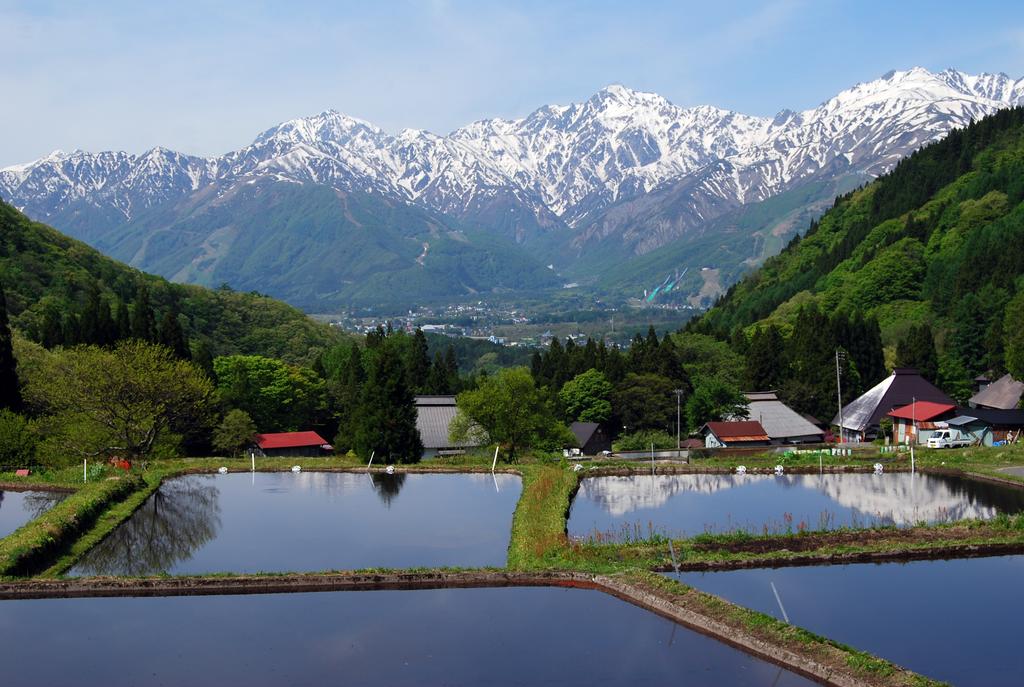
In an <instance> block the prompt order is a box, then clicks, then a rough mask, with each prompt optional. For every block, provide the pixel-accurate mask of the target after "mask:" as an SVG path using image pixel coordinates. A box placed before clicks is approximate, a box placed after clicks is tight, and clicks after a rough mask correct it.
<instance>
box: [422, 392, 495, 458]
mask: <svg viewBox="0 0 1024 687" xmlns="http://www.w3.org/2000/svg"><path fill="white" fill-rule="evenodd" d="M415 400H416V429H417V431H419V433H420V441H421V442H422V443H423V456H422V457H423V458H436V457H437V456H452V455H459V454H462V453H465V452H466V449H468V448H475V447H477V446H479V445H480V444H478V443H474V442H472V441H467V442H463V443H458V442H453V441H451V440H450V439H449V438H448V434H449V431H450V429H451V424H452V420H453V419H454V418H455V414H456V413H457V412H458V408H457V406H456V404H455V397H454V396H450V395H421V396H416V398H415Z"/></svg>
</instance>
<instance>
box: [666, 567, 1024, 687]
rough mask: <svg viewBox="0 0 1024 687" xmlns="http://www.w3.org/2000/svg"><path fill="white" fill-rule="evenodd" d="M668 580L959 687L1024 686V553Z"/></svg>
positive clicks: (685, 576)
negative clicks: (1023, 636)
mask: <svg viewBox="0 0 1024 687" xmlns="http://www.w3.org/2000/svg"><path fill="white" fill-rule="evenodd" d="M671 576H672V577H676V578H677V579H681V580H682V581H683V582H684V583H686V584H688V585H691V586H693V587H696V588H698V589H701V590H703V591H706V592H710V593H711V594H715V595H717V596H721V597H722V598H725V599H728V600H729V601H732V602H733V603H737V604H739V605H741V606H746V607H748V608H753V609H755V610H758V611H761V612H763V613H767V614H769V615H773V616H775V617H777V618H782V611H781V609H780V605H779V602H781V604H782V608H785V610H786V614H787V615H788V616H789V621H790V622H791V623H793V624H794V625H799V626H800V627H803V628H805V629H808V630H810V631H812V632H815V633H818V634H821V635H825V636H827V637H829V638H830V639H834V640H836V641H839V642H843V643H845V644H849V645H851V646H854V647H856V648H857V649H860V650H862V651H868V652H870V653H873V654H875V655H876V656H881V657H882V658H886V659H888V660H890V661H893V662H894V663H897V664H900V665H902V666H904V667H906V668H909V669H911V670H914V671H916V672H919V673H922V674H924V675H927V676H928V677H932V678H935V679H938V680H944V681H948V682H951V683H952V684H954V685H958V686H961V685H985V686H989V687H995V686H997V685H1020V684H1022V682H1024V652H1022V651H1021V645H1020V642H1021V640H1020V618H1021V616H1022V615H1024V589H1022V588H1021V580H1022V579H1024V556H1001V557H997V558H977V559H961V560H949V561H918V562H912V563H902V564H901V563H885V564H875V565H872V564H859V565H842V566H820V567H806V568H779V569H755V570H736V571H730V572H714V573H682V574H680V575H671ZM773 584H774V587H775V591H777V592H778V601H777V600H776V597H775V591H773V589H772V585H773Z"/></svg>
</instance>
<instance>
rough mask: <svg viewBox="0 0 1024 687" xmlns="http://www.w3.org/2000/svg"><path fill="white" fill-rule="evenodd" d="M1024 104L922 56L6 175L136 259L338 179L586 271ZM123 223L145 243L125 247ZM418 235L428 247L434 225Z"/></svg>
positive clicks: (58, 163) (288, 133)
mask: <svg viewBox="0 0 1024 687" xmlns="http://www.w3.org/2000/svg"><path fill="white" fill-rule="evenodd" d="M1019 104H1024V79H1017V80H1014V79H1012V78H1010V77H1008V76H1006V75H1003V74H997V75H992V74H982V75H977V76H973V75H969V74H965V73H963V72H959V71H955V70H946V71H942V72H939V73H932V72H929V71H927V70H925V69H921V68H914V69H910V70H907V71H893V72H890V73H888V74H886V75H884V76H883V77H881V78H880V79H877V80H875V81H871V82H868V83H863V84H859V85H857V86H854V87H853V88H850V89H848V90H845V91H843V92H841V93H839V94H838V95H836V96H835V97H833V98H830V99H829V100H827V101H825V102H824V103H822V104H821V105H819V106H818V107H816V108H813V109H810V110H805V111H803V112H790V111H783V112H780V113H779V114H778V115H776V116H775V117H773V118H764V117H754V116H749V115H745V114H741V113H737V112H730V111H727V110H722V109H719V108H715V107H710V106H699V107H689V108H686V107H679V106H676V105H674V104H672V103H671V102H669V101H668V100H666V99H665V98H663V97H661V96H659V95H656V94H653V93H642V92H638V91H634V90H631V89H629V88H626V87H624V86H621V85H612V86H609V87H607V88H604V89H602V90H600V91H598V92H597V93H595V94H594V95H593V96H591V97H590V98H589V99H587V100H586V101H585V102H582V103H575V104H571V105H549V106H545V107H542V108H540V109H538V110H536V111H535V112H533V113H532V114H530V115H529V116H527V117H525V118H523V119H515V120H506V119H489V120H482V121H478V122H474V123H472V124H470V125H468V126H465V127H463V128H460V129H457V130H456V131H453V132H451V133H450V134H448V135H446V136H439V135H436V134H433V133H430V132H427V131H422V130H414V129H406V130H403V131H401V132H399V133H398V134H389V133H387V132H385V131H382V130H381V129H379V128H377V127H375V126H373V125H372V124H370V123H368V122H365V121H362V120H359V119H355V118H353V117H349V116H346V115H344V114H341V113H339V112H335V111H333V110H329V111H326V112H322V113H320V114H318V115H315V116H312V117H307V118H302V119H294V120H291V121H287V122H284V123H283V124H280V125H278V126H276V127H274V128H272V129H269V130H267V131H265V132H264V133H262V134H260V135H259V136H258V137H257V138H256V139H255V140H254V141H253V143H252V144H251V145H249V146H247V147H245V148H243V149H241V150H237V151H234V152H231V153H228V154H226V155H223V156H220V157H212V158H205V157H197V156H190V155H185V154H181V153H177V152H174V151H171V150H167V149H164V148H154V149H152V150H149V151H147V152H145V153H142V154H140V155H133V154H129V153H125V152H101V153H87V152H82V151H75V152H71V153H64V152H60V151H57V152H54V153H52V154H50V155H48V156H47V157H44V158H42V159H40V160H36V161H34V162H30V163H27V164H22V165H16V166H12V167H7V168H4V169H2V170H0V197H2V198H3V199H5V200H7V201H8V202H11V203H13V204H14V205H16V206H18V207H19V208H21V209H23V210H24V211H25V212H27V213H28V214H29V215H30V216H32V217H33V218H35V219H38V220H41V221H46V222H48V223H50V224H53V225H54V226H56V227H57V228H58V229H61V230H64V231H67V232H68V233H70V234H72V235H73V236H76V237H78V238H82V239H84V240H86V241H89V242H92V243H94V244H95V245H97V246H98V247H101V248H102V249H104V250H107V251H108V252H112V253H113V254H114V255H115V257H119V258H122V259H126V260H130V261H132V262H134V263H136V264H138V266H140V267H147V262H146V260H145V259H143V258H140V257H139V249H140V246H139V244H138V241H140V240H144V239H143V238H140V236H141V234H146V233H147V232H148V233H152V232H164V231H174V230H175V229H174V227H175V226H177V225H178V223H179V220H181V219H182V218H188V217H191V216H193V215H195V213H196V212H197V211H199V209H200V208H206V209H207V210H208V211H212V210H210V208H211V207H213V206H215V205H216V204H217V203H218V202H224V201H223V199H225V198H237V197H238V195H239V193H240V192H241V191H242V190H243V189H244V187H245V186H246V185H252V184H253V183H256V182H259V184H260V185H261V188H267V187H268V186H267V185H268V184H280V183H283V184H291V185H294V184H301V185H316V186H326V187H329V188H331V189H333V190H334V191H336V192H337V193H338V194H341V195H342V196H344V195H346V194H357V195H358V196H359V197H360V198H377V199H380V201H381V202H383V203H386V204H387V205H388V207H394V206H396V205H397V206H402V205H405V206H410V207H411V208H414V209H417V210H419V211H422V212H424V213H426V214H427V215H428V216H430V217H433V218H436V219H437V220H438V221H439V222H440V223H441V224H445V223H448V224H453V225H457V226H458V227H461V228H467V229H470V230H474V231H479V232H484V233H490V234H493V235H497V236H500V237H502V238H504V239H508V240H511V241H514V242H515V243H517V244H520V245H521V246H522V247H523V248H525V249H527V251H529V250H530V248H531V245H532V244H533V245H538V246H540V245H542V246H544V247H545V251H546V252H550V251H552V250H553V255H555V256H557V258H558V260H559V261H560V267H564V268H565V269H566V270H568V271H570V272H571V271H572V269H573V265H574V264H575V263H577V262H580V261H581V260H582V263H581V264H586V257H587V255H588V253H591V252H594V251H596V250H598V248H597V247H598V246H600V249H599V250H600V251H601V252H602V254H612V255H614V256H615V257H616V259H626V258H629V257H630V256H637V255H643V254H646V253H649V252H651V251H655V250H658V249H661V248H663V247H665V246H667V245H669V244H672V243H673V242H678V241H680V240H687V238H688V237H692V236H696V235H700V234H701V232H702V231H703V230H705V229H706V227H707V223H708V222H709V221H711V220H713V219H715V218H717V217H720V216H722V215H724V214H726V213H728V212H730V211H734V210H736V209H737V208H740V207H742V206H745V205H749V204H751V203H757V202H760V201H764V200H766V199H768V198H771V197H773V196H776V195H778V194H780V193H783V192H786V191H787V190H790V189H794V188H797V187H800V186H801V185H804V184H807V183H808V182H811V181H815V180H834V179H836V178H838V177H842V176H848V175H868V176H874V175H877V174H880V173H882V172H884V171H886V170H888V169H889V168H891V167H892V166H893V165H894V164H895V162H896V161H897V160H899V159H900V158H901V157H903V156H904V155H906V154H908V153H910V152H912V151H913V150H915V149H916V148H918V147H920V146H921V145H924V144H926V143H928V142H929V141H933V140H936V139H938V138H940V137H942V136H943V135H944V134H945V133H946V132H948V131H949V130H950V129H952V128H954V127H958V126H962V125H965V124H967V123H968V122H970V121H971V120H972V119H977V118H980V117H982V116H985V115H987V114H990V113H992V112H994V111H996V110H997V109H1000V108H1004V107H1008V106H1012V105H1019ZM154 210H158V212H157V213H155V214H157V215H159V217H160V219H159V220H155V219H154ZM193 224H194V223H193ZM126 228H130V230H129V231H127V232H126V231H125V229H126ZM220 228H221V229H223V226H221V227H220ZM214 229H216V227H214V228H212V229H211V231H212V230H214ZM235 229H238V227H235ZM189 230H190V231H192V232H194V231H195V227H194V226H193V227H192V228H190V229H189ZM260 231H262V232H272V231H274V227H273V226H269V225H267V226H263V227H261V229H260ZM125 233H127V234H131V235H133V236H135V237H136V239H137V240H136V242H135V243H132V244H131V245H130V246H129V245H122V242H121V240H120V238H119V237H120V235H121V234H125ZM435 234H436V231H435ZM194 238H195V237H194ZM206 238H209V237H206ZM406 238H407V239H409V240H411V241H413V242H415V243H416V245H417V247H419V246H421V245H422V243H423V242H424V241H425V242H427V243H429V238H430V237H429V236H427V237H426V238H424V236H422V235H416V236H408V237H406ZM204 242H205V243H207V244H208V242H207V241H206V239H204V240H203V241H199V239H198V238H195V240H193V241H191V242H190V245H193V244H194V245H193V247H194V248H195V250H194V251H193V253H192V254H189V252H188V251H183V252H182V253H181V256H180V259H179V261H184V262H183V264H182V265H179V266H163V267H162V270H161V271H163V272H164V273H165V274H167V276H172V277H174V276H178V277H179V278H182V277H183V275H184V278H191V277H190V276H189V274H191V273H190V272H188V271H187V270H186V272H185V273H182V272H181V268H182V267H185V266H186V265H187V264H188V261H190V260H191V261H194V260H197V259H200V258H202V259H203V260H209V259H213V260H214V262H216V261H217V260H218V259H219V258H220V257H223V255H224V254H226V253H227V252H230V250H231V247H230V245H228V246H224V245H219V247H218V249H217V250H216V251H214V253H213V254H211V252H210V247H209V245H206V246H205V248H203V249H202V250H200V244H203V243H204ZM424 251H425V252H424V254H425V255H426V254H429V250H427V249H424ZM143 252H146V251H143ZM417 252H418V253H419V251H417ZM421 257H422V256H421ZM546 261H547V257H545V262H546ZM149 266H151V265H149ZM207 267H208V268H209V269H207V270H206V272H204V274H205V275H206V277H204V278H214V277H213V276H212V275H213V273H214V272H216V271H217V270H216V266H215V265H214V266H213V267H210V265H207ZM254 269H255V268H254ZM216 278H225V280H226V281H229V283H230V282H232V281H233V278H232V275H225V274H218V275H217V277H216Z"/></svg>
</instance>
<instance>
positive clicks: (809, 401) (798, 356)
mask: <svg viewBox="0 0 1024 687" xmlns="http://www.w3.org/2000/svg"><path fill="white" fill-rule="evenodd" d="M830 325H831V323H830V322H829V319H828V318H827V317H826V316H825V315H823V314H822V313H821V311H820V310H818V308H817V307H816V306H813V305H808V306H804V307H803V308H801V309H800V312H799V313H798V314H797V318H796V323H795V324H794V325H793V334H792V336H790V338H789V341H788V345H787V347H786V348H787V354H786V357H787V358H788V359H789V360H790V361H792V362H791V367H790V375H789V378H788V379H787V380H786V381H785V383H784V384H783V387H782V392H783V397H784V400H785V401H786V402H787V403H789V404H790V405H792V406H793V407H794V408H795V409H796V410H798V411H801V412H806V413H811V414H812V415H815V416H817V417H825V416H827V415H828V414H830V413H831V412H832V411H833V409H834V408H835V404H836V386H835V384H836V382H835V374H836V373H835V354H836V341H835V338H834V337H833V330H832V327H831V326H830ZM851 362H852V361H851Z"/></svg>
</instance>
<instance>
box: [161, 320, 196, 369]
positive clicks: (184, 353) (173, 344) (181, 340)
mask: <svg viewBox="0 0 1024 687" xmlns="http://www.w3.org/2000/svg"><path fill="white" fill-rule="evenodd" d="M158 339H159V342H160V343H161V344H163V345H164V346H166V347H167V348H169V349H170V350H171V352H172V353H174V356H175V357H176V358H180V359H181V360H188V359H189V355H190V351H189V348H188V343H187V342H186V341H185V332H184V331H182V329H181V323H180V322H178V316H177V314H176V313H175V312H174V311H173V310H168V311H167V312H165V313H164V316H163V317H162V318H160V329H159V332H158Z"/></svg>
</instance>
